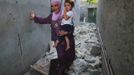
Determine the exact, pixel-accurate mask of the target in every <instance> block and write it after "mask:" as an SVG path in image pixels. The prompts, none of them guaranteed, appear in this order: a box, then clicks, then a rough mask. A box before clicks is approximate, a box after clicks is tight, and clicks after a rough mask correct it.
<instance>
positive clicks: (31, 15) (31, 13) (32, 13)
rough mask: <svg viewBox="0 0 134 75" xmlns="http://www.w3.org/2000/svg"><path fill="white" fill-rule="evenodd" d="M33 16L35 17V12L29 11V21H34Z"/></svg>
mask: <svg viewBox="0 0 134 75" xmlns="http://www.w3.org/2000/svg"><path fill="white" fill-rule="evenodd" d="M35 16H36V15H35V12H34V11H31V12H30V19H34V18H35Z"/></svg>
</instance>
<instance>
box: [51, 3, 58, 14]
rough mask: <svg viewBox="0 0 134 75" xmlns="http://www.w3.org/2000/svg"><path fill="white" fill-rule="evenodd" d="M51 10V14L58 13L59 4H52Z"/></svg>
mask: <svg viewBox="0 0 134 75" xmlns="http://www.w3.org/2000/svg"><path fill="white" fill-rule="evenodd" d="M51 8H52V11H53V12H58V11H59V10H60V6H59V4H52V5H51Z"/></svg>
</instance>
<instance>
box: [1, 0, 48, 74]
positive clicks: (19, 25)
mask: <svg viewBox="0 0 134 75" xmlns="http://www.w3.org/2000/svg"><path fill="white" fill-rule="evenodd" d="M31 10H35V12H36V13H38V14H40V16H44V17H45V16H48V14H49V13H50V1H49V0H0V75H21V74H22V73H23V72H24V71H26V69H28V68H29V65H30V64H33V63H34V62H35V61H36V60H37V59H39V58H40V57H41V55H43V53H44V52H45V51H46V50H48V42H49V41H50V27H49V25H46V26H45V25H39V24H35V23H34V22H33V21H31V20H30V19H29V12H30V11H31Z"/></svg>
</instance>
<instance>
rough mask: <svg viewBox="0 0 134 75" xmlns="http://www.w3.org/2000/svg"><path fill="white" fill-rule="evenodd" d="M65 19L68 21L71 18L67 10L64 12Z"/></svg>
mask: <svg viewBox="0 0 134 75" xmlns="http://www.w3.org/2000/svg"><path fill="white" fill-rule="evenodd" d="M63 18H64V19H65V20H68V19H69V18H70V17H69V16H68V15H67V11H66V9H65V10H64V15H63Z"/></svg>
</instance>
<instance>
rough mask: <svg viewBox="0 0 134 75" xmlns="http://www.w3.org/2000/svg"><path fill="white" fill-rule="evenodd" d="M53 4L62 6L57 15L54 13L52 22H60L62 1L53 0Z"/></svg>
mask: <svg viewBox="0 0 134 75" xmlns="http://www.w3.org/2000/svg"><path fill="white" fill-rule="evenodd" d="M51 4H58V5H59V6H60V8H59V9H60V11H59V12H58V13H57V12H53V13H52V20H53V21H56V20H58V19H59V18H61V4H62V3H61V0H51Z"/></svg>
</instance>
